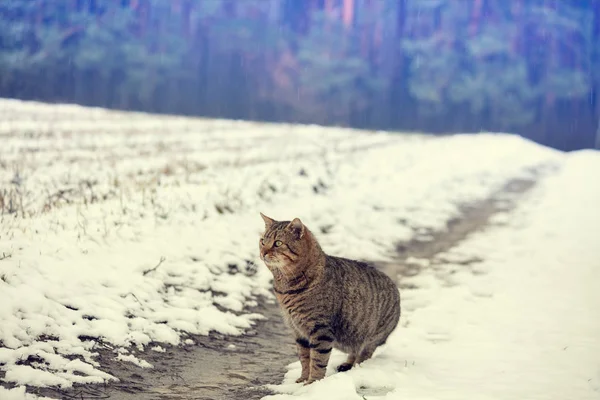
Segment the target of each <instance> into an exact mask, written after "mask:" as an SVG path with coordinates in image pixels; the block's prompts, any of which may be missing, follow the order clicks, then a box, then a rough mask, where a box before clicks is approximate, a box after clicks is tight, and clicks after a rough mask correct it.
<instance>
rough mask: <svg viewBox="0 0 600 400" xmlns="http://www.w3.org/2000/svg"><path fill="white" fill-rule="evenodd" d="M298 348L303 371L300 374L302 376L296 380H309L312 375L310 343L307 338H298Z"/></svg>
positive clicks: (298, 381)
mask: <svg viewBox="0 0 600 400" xmlns="http://www.w3.org/2000/svg"><path fill="white" fill-rule="evenodd" d="M296 348H297V349H298V358H300V365H302V373H301V375H300V378H298V380H296V383H300V382H304V381H307V380H308V377H309V375H310V343H309V341H308V340H307V339H304V338H297V339H296Z"/></svg>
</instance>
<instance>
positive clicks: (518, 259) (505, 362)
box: [265, 151, 600, 400]
mask: <svg viewBox="0 0 600 400" xmlns="http://www.w3.org/2000/svg"><path fill="white" fill-rule="evenodd" d="M598 171H600V154H599V153H598V152H592V151H590V152H580V153H574V154H570V155H568V156H565V159H564V162H563V164H562V168H561V170H560V172H559V173H558V174H557V175H555V176H552V177H550V178H547V179H545V180H543V181H542V182H540V184H539V186H538V187H536V188H535V189H534V191H533V192H532V193H531V195H530V196H528V198H527V200H526V201H525V202H523V204H522V205H521V206H520V207H519V208H517V209H516V210H515V211H514V212H511V213H510V214H509V215H508V218H504V219H502V222H501V223H500V224H499V225H497V226H493V227H491V228H489V229H487V230H486V231H485V232H482V233H479V234H477V235H475V236H471V237H470V238H468V239H467V240H466V241H464V242H462V243H461V244H460V245H459V246H457V247H456V248H454V249H452V250H450V251H449V252H448V253H447V254H441V255H439V256H438V257H437V258H436V259H435V260H432V266H431V268H427V269H425V270H424V271H423V272H422V273H421V274H419V275H417V276H416V277H414V278H406V279H407V281H408V282H410V283H413V284H414V285H415V286H416V287H417V288H416V289H414V290H404V291H403V293H402V295H403V316H402V322H401V325H402V326H401V327H399V328H398V329H397V330H396V332H395V333H394V334H393V335H392V336H391V338H390V340H389V341H388V344H387V345H386V346H385V347H384V348H382V349H380V350H378V352H377V353H376V355H375V357H374V358H373V359H371V360H369V361H367V362H365V363H364V364H363V365H362V366H360V367H358V368H356V369H354V370H351V371H349V372H346V373H340V374H338V373H334V372H333V371H334V368H335V367H336V366H337V365H339V364H341V363H342V362H343V359H344V357H343V355H342V354H340V353H337V352H336V353H334V354H333V356H332V360H333V362H332V363H331V365H330V368H329V374H330V376H329V377H328V378H326V379H325V380H323V381H321V382H318V383H316V384H313V385H311V386H308V387H302V386H300V385H298V384H295V383H293V382H294V381H295V379H296V378H297V377H298V376H299V374H300V366H299V363H298V362H296V363H294V364H291V365H290V371H289V372H288V373H287V374H286V377H285V382H284V384H283V385H280V386H275V387H274V389H275V390H276V391H278V392H281V393H289V394H293V395H288V394H280V395H275V396H267V397H266V398H265V399H269V400H276V399H277V400H282V399H291V398H294V399H325V398H326V399H330V400H335V399H340V400H342V399H343V400H351V399H357V400H358V399H365V398H366V399H369V400H371V399H384V398H385V399H581V400H583V399H598V398H599V396H600V341H599V340H598V338H600V319H599V318H598V316H599V315H600V249H599V247H598V233H599V227H600V212H598V204H600V180H598V179H597V173H598ZM461 258H462V259H465V258H470V259H481V260H483V261H482V262H478V263H475V264H470V265H469V266H465V265H458V264H455V263H452V262H451V261H449V260H458V259H461Z"/></svg>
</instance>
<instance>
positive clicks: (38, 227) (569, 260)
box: [0, 100, 600, 399]
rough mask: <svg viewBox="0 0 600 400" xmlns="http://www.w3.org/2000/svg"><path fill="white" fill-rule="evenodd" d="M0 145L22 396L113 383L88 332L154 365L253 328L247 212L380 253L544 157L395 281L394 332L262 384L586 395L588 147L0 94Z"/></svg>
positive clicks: (1, 331) (3, 233)
mask: <svg viewBox="0 0 600 400" xmlns="http://www.w3.org/2000/svg"><path fill="white" fill-rule="evenodd" d="M0 143H1V145H0V371H3V372H4V373H5V375H4V378H3V381H5V382H9V383H11V384H14V385H16V386H17V389H15V390H13V391H11V392H10V393H11V395H10V396H11V397H15V398H22V397H23V395H22V394H21V393H22V390H23V388H22V386H21V385H32V386H45V385H59V386H69V385H71V384H73V383H75V382H80V383H90V382H101V381H103V380H109V379H111V376H109V375H108V374H107V373H106V372H104V371H102V367H101V365H99V364H98V363H97V362H96V361H95V359H94V354H95V350H96V349H97V348H98V346H108V347H109V348H111V349H113V350H114V354H115V358H117V359H119V360H121V361H122V362H134V363H136V364H138V365H140V367H148V368H151V365H148V363H147V362H145V361H144V360H143V353H141V350H143V349H144V348H146V347H148V346H150V347H154V346H155V345H156V343H160V342H163V343H171V344H179V343H181V342H183V341H184V340H186V336H187V335H188V334H208V332H209V331H211V330H215V331H218V332H221V333H224V334H230V335H238V334H241V333H242V332H243V330H244V329H247V328H249V327H250V326H252V324H253V321H255V320H256V319H258V318H261V316H260V315H256V314H252V313H250V312H249V311H248V307H249V306H252V305H253V304H256V299H257V296H260V295H265V296H270V295H269V291H268V288H269V278H270V276H269V273H268V271H266V268H264V267H263V266H262V265H261V264H260V262H259V260H258V257H257V254H256V253H257V238H258V235H259V234H260V232H261V230H262V228H263V223H262V220H261V219H260V217H259V216H258V212H259V211H262V212H264V213H266V214H267V215H270V216H272V217H274V218H279V219H286V218H292V217H294V216H297V217H300V218H301V219H302V220H303V221H304V222H305V223H306V224H307V225H308V226H309V227H310V228H311V229H312V230H313V231H314V232H315V233H316V234H317V235H318V237H319V239H320V241H321V243H322V244H323V247H324V248H325V250H326V251H328V252H330V253H333V254H338V255H344V256H346V257H355V258H359V259H370V260H384V259H387V258H389V257H391V256H393V252H394V243H396V242H397V241H399V240H409V239H411V238H412V237H414V236H416V235H422V234H423V232H426V231H427V230H428V229H433V230H439V229H443V228H444V227H445V224H446V222H447V221H448V220H450V219H452V218H454V217H457V216H458V215H459V213H460V211H459V207H460V205H462V204H465V203H471V202H474V201H478V200H481V199H485V198H487V197H489V196H490V195H491V194H492V193H494V192H496V191H497V190H498V189H499V188H500V187H502V186H503V184H504V183H506V182H507V181H508V180H510V179H514V178H525V179H527V178H531V177H532V176H533V175H534V172H533V171H534V170H536V169H537V170H540V168H541V169H544V170H545V171H548V172H549V173H551V174H554V173H553V172H552V171H553V168H557V167H561V169H560V173H559V174H556V175H552V176H551V177H550V178H547V179H545V180H542V182H541V184H540V186H539V188H536V189H535V190H536V191H535V192H534V195H532V196H531V199H529V200H528V202H527V203H526V204H524V205H523V207H521V208H519V209H518V211H516V212H515V214H514V215H510V216H508V217H507V218H506V219H505V220H504V222H505V225H503V226H498V227H497V228H494V229H492V230H490V231H488V232H487V233H486V234H485V235H480V236H477V237H475V238H473V239H471V240H469V241H468V242H466V243H465V244H464V245H463V246H461V248H460V249H455V250H452V252H451V253H452V254H448V255H447V257H446V258H447V260H446V261H443V262H441V261H440V262H438V263H436V265H435V268H433V267H432V268H429V269H426V270H425V271H424V272H423V274H420V275H419V276H417V277H415V278H413V279H414V280H415V284H416V285H417V286H418V289H417V290H413V291H408V292H404V293H403V322H402V325H403V326H402V327H401V328H399V329H398V330H397V332H396V334H395V335H394V336H393V338H392V339H391V340H390V342H389V344H388V346H387V347H386V348H384V349H381V350H380V351H379V352H378V353H377V355H376V357H375V358H374V359H372V360H370V361H369V362H367V363H365V365H363V366H361V367H360V368H357V369H356V370H353V371H350V372H349V373H344V374H334V375H333V376H331V377H330V378H327V379H325V380H324V381H322V382H319V383H317V384H315V385H312V386H310V387H300V386H297V385H290V384H289V383H288V382H291V381H292V380H295V374H297V371H296V369H297V367H298V366H297V365H296V364H293V365H292V366H291V368H292V370H291V371H290V372H289V374H288V375H287V377H286V381H285V383H284V384H283V385H282V386H280V387H277V388H276V389H277V390H278V391H283V392H285V393H293V396H294V397H296V396H299V397H300V398H316V399H322V398H340V399H342V398H343V399H352V398H357V399H361V398H363V397H362V396H363V395H364V396H365V398H369V399H371V398H377V396H380V397H381V396H391V398H395V397H400V396H403V397H407V396H408V395H410V397H412V398H453V397H456V398H477V399H484V398H516V397H514V396H516V395H522V396H520V398H534V397H535V395H540V396H541V395H545V396H546V398H564V397H553V396H554V395H555V394H558V393H562V392H561V390H563V391H565V393H567V394H570V396H568V397H569V398H585V396H586V395H587V396H591V395H592V393H594V392H593V390H598V388H599V387H600V384H599V383H598V382H599V379H600V376H599V375H600V364H598V361H596V360H600V353H599V350H598V347H595V348H594V346H597V345H598V340H597V339H595V338H597V337H599V335H598V334H599V333H600V332H599V331H598V324H599V323H598V322H596V320H598V318H594V317H595V316H596V315H598V314H599V312H598V311H600V310H599V309H598V304H599V303H600V302H599V297H598V296H599V295H598V293H600V287H599V286H598V283H596V282H600V277H599V276H598V272H596V271H595V270H594V267H596V269H598V267H600V265H598V260H600V254H599V253H598V251H597V250H595V247H594V245H593V243H592V241H593V240H594V237H595V236H594V232H596V233H597V232H598V228H597V227H598V226H600V221H598V213H597V212H596V214H593V213H594V210H595V209H594V208H593V206H592V204H596V205H597V204H599V202H598V200H600V199H599V198H598V197H599V196H600V190H599V188H600V187H599V186H598V183H595V182H594V180H593V179H594V177H593V175H592V173H593V171H598V166H600V165H599V164H598V161H597V160H598V158H599V157H598V155H597V154H594V153H582V154H573V155H564V154H561V153H558V152H555V151H551V150H548V149H545V148H542V147H540V146H537V145H534V144H532V143H530V142H527V141H525V140H523V139H521V138H519V137H516V136H511V135H492V134H485V135H483V134H482V135H477V136H469V135H457V136H451V137H443V138H430V137H423V136H419V135H393V134H387V133H376V132H370V133H365V132H356V131H352V130H346V129H325V128H320V127H309V126H292V125H268V124H256V123H246V122H235V121H217V120H201V119H186V118H176V117H158V116H151V115H144V114H127V113H116V112H109V111H105V110H100V109H86V108H82V107H76V106H55V105H43V104H38V103H25V102H20V101H12V100H1V101H0ZM594 163H595V164H594ZM542 167H543V168H542ZM546 167H548V168H546ZM550 167H552V168H550ZM596 175H597V173H596ZM596 182H597V179H596ZM594 196H595V197H594ZM559 217H560V219H561V221H558V218H559ZM498 222H499V223H500V222H502V221H501V220H498ZM575 228H577V229H575ZM596 248H597V247H596ZM454 253H457V254H459V255H460V254H463V253H464V254H467V255H477V256H479V257H480V258H481V259H483V260H484V261H483V262H481V263H479V264H476V265H471V267H472V268H473V269H474V272H477V274H471V273H469V272H468V271H467V270H465V268H464V266H460V267H457V266H455V265H453V264H452V263H451V261H449V260H452V257H456V256H457V255H456V254H454ZM594 256H595V257H594ZM454 269H456V270H457V272H456V273H454V274H450V273H449V272H448V271H449V270H454ZM598 271H600V269H598ZM594 274H596V275H595V280H594V279H593V276H594ZM594 285H596V286H595V287H594ZM574 307H575V308H574ZM586 313H587V314H586ZM594 313H595V314H594ZM594 335H596V336H594ZM187 340H189V339H187ZM563 342H564V343H565V344H564V345H563ZM567 342H568V343H567ZM556 346H559V347H560V346H562V347H560V349H559V350H560V352H558V351H557V350H556V348H555V347H556ZM150 347H148V348H150ZM564 347H566V349H565V350H563V348H564ZM339 357H340V355H339V354H336V355H334V357H333V361H334V362H333V363H332V365H335V364H336V363H337V362H339V361H340V358H339ZM594 362H596V364H594ZM594 368H595V369H594ZM0 373H1V372H0ZM282 373H283V371H282ZM0 376H1V375H0ZM587 379H589V381H587ZM519 382H524V383H522V384H519ZM19 386H21V387H20V388H19ZM361 386H364V387H366V389H360V388H361ZM357 390H358V393H359V394H357ZM387 392H389V393H387ZM8 393H9V392H8V391H6V390H3V389H2V388H0V398H2V399H4V398H8V396H9V394H8ZM385 393H387V395H386V394H385ZM596 394H597V392H596ZM278 396H279V397H280V398H287V397H289V396H288V395H287V394H282V395H278ZM323 396H325V397H323ZM336 396H337V397H336ZM340 396H341V397H340ZM485 396H487V397H485ZM276 398H277V396H276Z"/></svg>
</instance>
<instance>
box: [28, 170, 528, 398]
mask: <svg viewBox="0 0 600 400" xmlns="http://www.w3.org/2000/svg"><path fill="white" fill-rule="evenodd" d="M534 183H535V182H533V181H528V180H513V181H510V182H509V183H507V184H506V185H505V186H504V187H503V188H502V189H501V190H499V191H498V192H497V193H495V194H494V195H493V196H492V197H490V198H489V199H487V200H485V201H481V202H478V203H474V204H470V205H468V206H465V207H463V209H462V212H463V215H462V217H461V218H458V219H455V220H452V221H450V222H449V223H448V224H447V229H446V230H445V231H440V232H422V231H420V232H419V234H418V235H417V237H416V239H414V240H412V241H410V242H407V243H399V244H398V245H397V251H398V258H397V260H396V261H394V262H391V263H376V264H377V266H378V267H380V268H381V269H382V270H384V271H385V272H386V273H388V274H389V275H390V276H392V277H394V278H398V280H399V283H400V287H401V288H403V285H402V277H403V276H413V275H415V274H417V273H418V272H419V269H420V267H419V266H418V265H415V264H414V263H410V262H407V261H409V259H410V258H419V259H428V260H431V259H433V258H434V257H435V255H437V254H440V253H443V252H445V251H447V250H449V249H450V248H452V247H454V246H455V245H457V244H458V243H460V242H461V241H462V240H464V239H465V238H466V237H467V236H469V235H470V234H473V233H474V232H477V231H479V230H481V229H483V228H485V227H486V226H487V225H488V224H489V223H490V219H491V218H492V217H493V216H494V215H495V214H497V213H498V212H501V211H507V210H510V209H512V208H514V207H515V206H516V204H517V202H518V200H519V198H520V197H521V196H522V195H523V194H525V193H526V192H527V191H528V190H529V189H531V188H532V187H533V185H534ZM467 263H468V262H465V264H467ZM404 289H410V287H404ZM253 311H256V312H259V313H261V314H263V315H265V316H266V317H267V319H266V320H264V321H259V322H258V323H257V325H256V326H255V330H253V331H250V332H248V333H247V334H245V335H243V336H240V337H231V336H222V335H218V334H211V335H210V336H208V337H206V336H192V337H190V338H191V339H193V340H194V342H195V345H186V346H183V347H168V348H166V352H165V353H157V352H153V351H147V352H146V353H145V354H144V357H143V358H144V359H146V360H147V361H148V362H150V363H151V364H153V366H154V368H153V369H141V368H139V367H136V366H134V365H133V364H128V363H122V362H115V361H114V356H115V354H114V353H113V352H112V351H111V350H109V349H105V350H102V351H101V352H100V354H101V356H100V360H99V361H100V363H101V364H102V365H104V366H105V369H106V370H107V371H109V372H110V373H111V374H113V375H114V376H116V377H118V378H119V379H120V380H121V381H120V382H118V383H111V384H107V385H102V386H93V385H87V386H82V387H77V388H74V389H70V390H68V391H58V390H55V389H39V390H32V391H33V392H34V393H39V394H42V395H48V396H51V397H58V398H61V399H119V400H121V399H122V400H129V399H139V400H167V399H202V400H209V399H210V400H221V399H222V400H225V399H227V400H232V399H243V400H251V399H260V398H261V397H263V396H265V395H267V394H269V391H268V390H267V389H265V388H264V385H266V384H276V383H279V382H281V380H282V377H283V374H284V373H285V371H286V369H285V367H286V365H288V364H289V363H290V362H292V361H295V360H296V357H295V346H294V344H293V341H292V339H291V336H290V335H289V332H288V330H287V328H286V327H285V326H284V324H283V321H282V320H281V317H280V315H279V310H278V307H277V305H276V304H274V303H266V302H262V303H261V304H260V305H259V306H258V307H257V308H256V309H254V310H253Z"/></svg>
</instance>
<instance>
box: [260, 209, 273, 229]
mask: <svg viewBox="0 0 600 400" xmlns="http://www.w3.org/2000/svg"><path fill="white" fill-rule="evenodd" d="M260 216H261V217H262V219H263V220H264V221H265V228H266V229H269V228H270V227H271V225H273V223H274V222H275V220H274V219H272V218H269V217H267V216H266V215H265V214H263V213H260Z"/></svg>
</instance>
